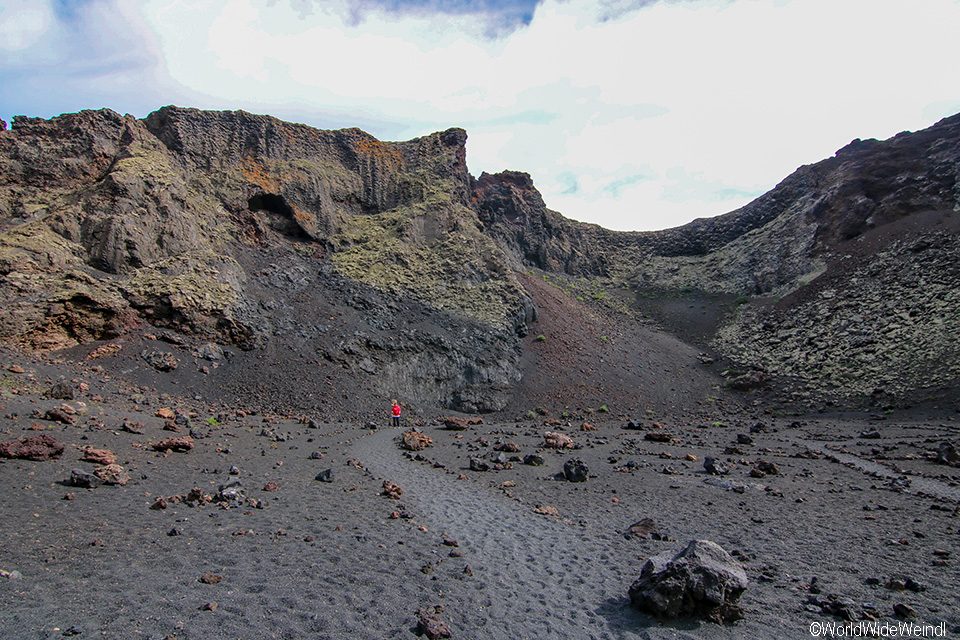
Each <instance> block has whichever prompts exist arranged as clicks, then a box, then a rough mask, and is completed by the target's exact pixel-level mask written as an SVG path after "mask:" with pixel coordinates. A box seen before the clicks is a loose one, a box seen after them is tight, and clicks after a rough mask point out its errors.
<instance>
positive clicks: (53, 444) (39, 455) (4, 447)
mask: <svg viewBox="0 0 960 640" xmlns="http://www.w3.org/2000/svg"><path fill="white" fill-rule="evenodd" d="M63 449H64V447H63V444H62V443H60V441H59V440H57V439H56V438H54V437H53V436H49V435H46V434H43V435H39V436H27V437H26V438H21V439H19V440H7V441H5V442H0V458H13V459H19V460H35V461H37V462H43V461H45V460H55V459H57V458H59V457H60V456H62V455H63Z"/></svg>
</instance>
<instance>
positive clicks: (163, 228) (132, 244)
mask: <svg viewBox="0 0 960 640" xmlns="http://www.w3.org/2000/svg"><path fill="white" fill-rule="evenodd" d="M465 142H466V134H465V133H464V132H463V131H462V130H459V129H451V130H449V131H446V132H442V133H437V134H433V135H430V136H426V137H424V138H419V139H417V140H411V141H409V142H404V143H384V142H380V141H378V140H376V139H374V138H373V137H371V136H369V135H367V134H365V133H363V132H362V131H359V130H357V129H348V130H343V131H318V130H316V129H312V128H310V127H305V126H301V125H294V124H289V123H285V122H281V121H279V120H276V119H274V118H270V117H264V116H254V115H251V114H247V113H243V112H222V113H213V112H201V111H196V110H192V109H179V108H174V107H167V108H164V109H161V110H159V111H157V112H155V113H153V114H151V115H150V116H149V117H147V118H146V119H145V120H142V121H141V120H137V119H135V118H132V117H130V116H120V115H118V114H116V113H113V112H111V111H108V110H103V111H95V112H94V111H88V112H82V113H78V114H72V115H65V116H61V117H59V118H54V119H53V120H49V121H47V120H40V119H30V118H22V117H20V118H16V119H15V120H14V127H13V129H12V130H10V131H6V132H3V133H2V134H0V275H2V277H3V286H2V287H0V303H2V304H3V305H4V306H5V308H6V309H8V310H9V313H6V314H4V317H3V319H2V320H0V339H2V340H4V341H7V342H12V343H15V344H18V345H20V346H23V347H26V348H30V349H40V350H53V349H63V348H67V347H71V346H74V345H78V344H86V343H89V342H91V341H96V340H104V339H113V338H118V337H120V336H123V335H126V334H128V333H130V332H131V331H135V330H137V329H139V328H141V327H145V326H147V325H152V326H155V327H164V328H170V329H174V330H176V331H178V332H181V333H183V334H186V335H188V336H193V337H195V338H197V339H201V338H202V339H212V340H216V341H219V342H221V343H224V344H235V345H238V346H240V347H242V348H243V349H254V350H256V349H262V348H263V347H264V345H266V343H268V342H271V341H274V342H277V341H279V342H280V343H283V342H284V340H287V339H290V340H295V341H296V340H301V341H302V340H304V339H307V337H309V334H311V331H313V332H314V334H313V335H312V338H314V339H316V344H314V345H313V346H312V350H313V352H314V353H315V354H316V353H320V354H321V355H322V357H323V360H324V361H325V362H336V363H338V366H340V367H341V368H345V369H347V370H348V371H349V372H353V373H355V374H356V376H360V377H363V376H370V375H374V374H375V375H376V377H377V384H376V387H377V388H379V389H380V390H381V391H382V392H383V393H384V394H390V393H393V394H397V393H399V392H400V391H405V392H408V395H407V396H406V397H408V398H411V399H416V400H422V401H423V402H429V403H433V404H441V405H450V406H458V407H462V408H464V409H468V410H476V409H496V408H498V407H499V406H502V405H503V403H504V402H505V397H504V396H505V393H506V390H508V389H509V388H510V385H511V384H512V383H514V382H515V381H516V379H517V378H518V375H519V374H518V372H517V367H516V363H517V358H518V352H517V340H518V337H519V334H522V333H523V332H524V331H525V323H526V321H527V320H528V319H529V314H530V313H531V311H530V303H529V300H528V298H527V296H526V295H525V293H524V291H523V289H522V288H521V287H520V286H519V285H518V283H517V282H516V280H515V278H514V277H513V274H512V272H511V271H510V270H509V269H507V268H505V266H504V265H505V260H504V257H503V254H502V252H501V251H500V250H499V248H498V247H497V246H496V244H495V243H494V242H493V241H492V240H491V239H489V238H488V237H486V236H484V235H483V234H481V233H480V225H479V221H478V220H477V217H476V215H475V214H474V213H473V212H472V211H471V210H470V209H469V208H467V204H468V202H469V195H470V177H469V174H468V173H467V169H466V165H465V162H464V158H465V147H464V145H465ZM349 282H353V283H356V285H349V286H348V285H347V284H344V283H349ZM357 285H359V286H361V289H362V290H363V291H364V292H366V293H364V294H363V295H364V296H366V298H370V300H366V301H361V299H362V298H363V296H360V294H356V293H355V294H352V297H351V298H349V299H348V300H338V301H337V303H336V304H334V305H333V306H334V309H332V313H333V314H334V315H333V318H332V319H336V318H337V316H339V315H343V314H346V311H345V309H352V310H356V308H357V305H359V307H360V308H363V307H370V308H372V309H371V310H370V311H371V312H369V313H366V315H365V317H364V321H363V322H362V323H360V324H359V325H354V324H349V323H346V324H343V325H342V326H340V327H339V329H340V331H339V334H340V335H338V331H337V330H331V328H330V327H329V326H328V325H329V324H330V322H329V321H328V320H324V321H323V322H321V321H320V319H319V318H313V317H311V315H312V314H311V310H312V309H316V308H317V307H318V306H319V302H320V301H319V300H318V297H320V296H322V295H325V294H330V295H333V296H338V295H342V291H344V287H347V290H350V286H357ZM297 296H299V297H298V298H297V300H294V299H293V298H294V297H297ZM358 296H359V297H358ZM371 297H372V298H371ZM295 302H299V303H300V304H299V305H298V304H294V303H295ZM384 308H385V309H394V310H395V313H393V314H391V313H381V312H382V311H383V309H384ZM411 310H417V312H418V313H423V312H424V310H429V311H430V312H436V314H437V315H436V317H434V318H433V319H432V324H433V325H434V326H433V327H432V328H431V330H429V331H426V332H425V333H424V334H423V335H419V334H417V335H412V336H411V335H403V332H402V331H398V328H399V327H398V326H397V321H398V320H399V319H402V318H393V319H391V316H392V315H394V316H399V315H400V313H401V311H403V312H406V311H411ZM294 313H296V314H303V315H298V317H297V318H296V319H297V320H298V321H299V322H291V321H292V320H293V318H291V317H290V315H291V314H294ZM383 316H386V317H383ZM313 320H317V322H312V321H313ZM292 324H302V325H304V326H306V327H308V329H303V328H302V327H301V328H299V329H297V330H293V329H292V328H291V325H292ZM334 324H336V323H334ZM409 324H410V323H405V324H404V328H408V327H409ZM309 327H312V329H309ZM364 327H366V329H370V331H371V333H370V334H368V333H367V332H366V330H365V329H364ZM377 331H380V332H381V333H382V334H384V335H394V336H396V335H398V334H400V335H403V337H402V338H393V339H390V340H385V338H384V337H383V336H380V337H378V336H377V335H374V334H375V333H376V332H377ZM291 332H292V333H293V334H296V335H294V336H293V337H290V333H291ZM305 336H307V337H305ZM388 343H389V344H388ZM411 354H414V355H415V357H411Z"/></svg>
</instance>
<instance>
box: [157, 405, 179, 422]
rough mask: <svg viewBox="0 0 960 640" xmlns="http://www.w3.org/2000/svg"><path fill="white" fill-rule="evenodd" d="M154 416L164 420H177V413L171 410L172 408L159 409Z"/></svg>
mask: <svg viewBox="0 0 960 640" xmlns="http://www.w3.org/2000/svg"><path fill="white" fill-rule="evenodd" d="M153 415H155V416H156V417H158V418H163V419H164V420H176V419H177V412H176V411H174V410H173V409H171V408H170V407H160V408H159V409H157V411H156V413H154V414H153Z"/></svg>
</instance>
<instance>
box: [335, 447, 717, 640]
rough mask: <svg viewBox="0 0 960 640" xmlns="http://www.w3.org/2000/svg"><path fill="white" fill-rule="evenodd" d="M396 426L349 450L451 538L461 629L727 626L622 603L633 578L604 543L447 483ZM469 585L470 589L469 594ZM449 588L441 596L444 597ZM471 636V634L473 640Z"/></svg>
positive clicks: (645, 632) (543, 634) (539, 631)
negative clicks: (670, 619)
mask: <svg viewBox="0 0 960 640" xmlns="http://www.w3.org/2000/svg"><path fill="white" fill-rule="evenodd" d="M399 433H400V431H399V430H388V431H381V432H378V433H376V434H373V435H371V436H370V437H367V438H363V439H362V440H360V441H359V442H358V443H357V444H356V445H355V446H354V448H353V450H352V454H353V455H354V456H355V457H357V458H359V459H360V460H361V461H362V462H363V463H364V464H365V465H366V466H367V468H368V469H369V470H370V471H371V472H372V473H373V474H374V475H376V476H379V477H382V478H383V479H389V480H392V481H394V482H397V483H398V484H399V485H400V486H401V487H402V488H403V490H404V494H403V502H404V503H405V504H407V505H408V506H410V507H412V508H413V509H414V511H415V513H416V514H417V517H418V519H422V520H425V521H426V522H427V523H428V526H430V527H431V531H435V532H437V533H438V534H440V533H445V534H447V535H449V536H450V537H453V538H455V539H456V540H457V541H458V542H459V543H460V549H461V550H462V551H463V552H464V557H463V558H462V559H458V561H466V562H467V563H469V565H470V566H471V568H472V569H473V571H474V576H475V577H474V578H473V579H472V580H470V581H465V582H462V583H460V584H459V585H451V586H452V588H453V589H460V588H462V589H464V590H465V591H466V592H465V593H463V594H460V593H457V594H455V598H456V600H457V601H459V602H464V603H465V604H466V606H465V609H466V611H462V612H461V613H462V614H463V615H464V617H465V618H466V620H465V622H466V623H467V624H468V625H469V628H470V629H471V632H473V633H480V632H481V631H482V633H483V637H488V638H514V639H520V638H582V639H585V640H586V639H597V640H599V639H614V638H695V637H696V638H703V637H704V631H707V635H708V636H710V637H726V636H727V635H728V633H730V630H727V629H722V628H719V627H714V626H713V625H710V627H711V628H710V629H709V631H708V630H707V629H706V628H704V627H703V626H701V625H697V624H691V625H689V627H687V625H684V627H686V628H689V629H690V630H691V631H694V628H695V635H690V634H688V633H686V632H685V631H684V630H682V629H681V628H679V627H668V626H659V625H658V624H657V622H656V621H653V620H652V619H650V618H647V617H646V616H643V615H642V614H639V613H636V612H634V611H632V610H631V609H629V608H628V607H627V600H626V597H625V594H626V587H625V585H627V586H628V585H629V584H630V581H631V580H632V579H633V578H635V577H636V576H634V575H628V573H629V571H628V568H626V567H624V566H623V563H622V562H618V561H617V560H616V558H614V557H613V555H614V554H612V553H611V552H610V548H609V545H608V544H607V543H606V542H605V541H603V540H602V539H599V538H597V537H593V536H591V535H590V534H589V532H588V530H587V529H586V528H582V527H580V526H579V525H575V524H569V523H566V522H563V521H562V520H558V519H556V518H551V517H546V516H543V515H539V514H536V513H534V511H533V507H534V505H532V504H531V505H526V504H523V503H520V502H518V501H515V500H511V499H510V498H508V497H506V496H505V495H503V494H502V493H500V492H499V491H497V490H495V489H491V488H487V487H483V486H477V485H476V484H475V483H472V482H464V481H457V480H456V479H455V478H456V474H457V473H458V471H454V472H452V473H451V472H450V471H449V470H447V471H445V470H442V469H434V468H432V467H430V466H428V465H426V464H419V463H416V462H412V461H410V460H409V459H407V458H405V457H404V454H403V452H402V451H400V450H399V449H398V447H397V445H396V443H395V442H394V439H395V438H396V437H397V436H398V435H399ZM471 588H472V592H471V591H469V590H470V589H471ZM453 597H454V594H451V599H453ZM476 637H479V636H476Z"/></svg>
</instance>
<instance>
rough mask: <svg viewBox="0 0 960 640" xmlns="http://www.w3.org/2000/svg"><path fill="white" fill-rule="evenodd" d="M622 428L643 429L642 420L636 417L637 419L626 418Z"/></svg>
mask: <svg viewBox="0 0 960 640" xmlns="http://www.w3.org/2000/svg"><path fill="white" fill-rule="evenodd" d="M623 428H624V429H633V430H640V429H643V421H642V420H639V419H638V420H627V424H625V425H623Z"/></svg>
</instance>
